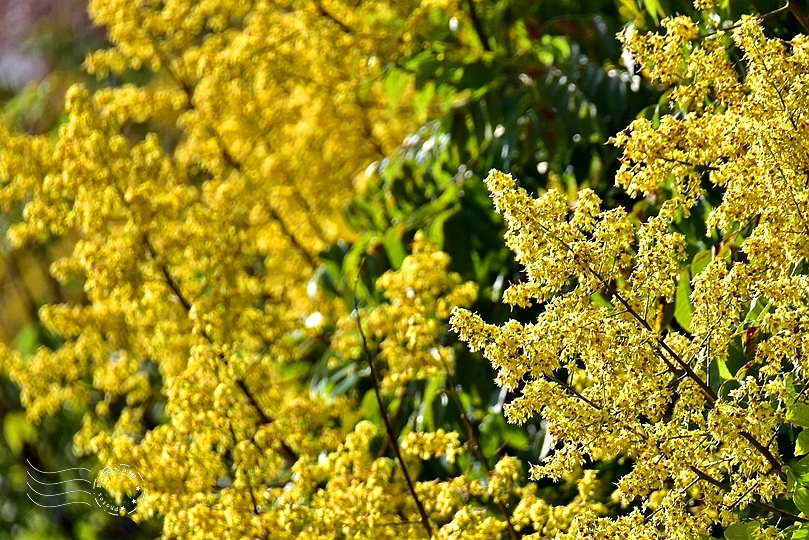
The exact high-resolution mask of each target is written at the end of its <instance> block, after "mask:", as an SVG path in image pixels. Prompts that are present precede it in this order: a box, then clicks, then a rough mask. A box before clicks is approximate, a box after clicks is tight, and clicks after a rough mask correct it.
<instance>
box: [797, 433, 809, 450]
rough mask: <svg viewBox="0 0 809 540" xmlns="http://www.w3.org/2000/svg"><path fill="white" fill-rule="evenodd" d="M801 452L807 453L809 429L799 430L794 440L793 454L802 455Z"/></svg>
mask: <svg viewBox="0 0 809 540" xmlns="http://www.w3.org/2000/svg"><path fill="white" fill-rule="evenodd" d="M803 454H809V431H807V430H805V429H804V430H803V431H801V433H800V435H798V440H797V441H796V442H795V455H796V456H802V455H803Z"/></svg>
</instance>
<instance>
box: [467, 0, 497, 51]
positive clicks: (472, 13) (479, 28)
mask: <svg viewBox="0 0 809 540" xmlns="http://www.w3.org/2000/svg"><path fill="white" fill-rule="evenodd" d="M466 5H467V6H469V20H470V21H472V27H473V28H474V29H475V33H476V34H477V35H478V39H479V40H480V43H481V45H483V50H484V51H487V52H489V51H491V50H492V46H491V45H490V44H489V38H488V37H487V36H486V32H485V31H484V30H483V24H481V22H480V18H479V17H478V12H477V9H476V8H475V0H466ZM461 10H463V4H462V5H461Z"/></svg>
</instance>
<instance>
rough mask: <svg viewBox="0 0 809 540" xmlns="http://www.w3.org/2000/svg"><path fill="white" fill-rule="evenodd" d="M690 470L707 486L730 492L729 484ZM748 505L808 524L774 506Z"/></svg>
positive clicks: (758, 503) (693, 467) (755, 502)
mask: <svg viewBox="0 0 809 540" xmlns="http://www.w3.org/2000/svg"><path fill="white" fill-rule="evenodd" d="M690 469H691V472H693V473H694V474H696V475H697V476H698V477H699V479H700V480H704V481H706V482H708V483H709V484H711V485H713V486H716V487H718V488H719V489H721V490H722V491H730V490H731V489H732V488H731V486H730V484H726V483H724V482H721V481H719V480H717V479H716V478H714V477H713V476H711V475H709V474H707V473H706V472H704V471H702V470H700V469H698V468H697V467H695V466H693V465H692V466H691V467H690ZM750 504H752V505H753V506H757V507H758V508H761V509H762V510H766V511H767V512H772V513H773V514H775V515H777V516H779V517H782V518H784V519H788V520H790V521H797V522H800V523H806V522H809V519H807V518H805V517H801V516H796V515H795V514H792V513H790V512H787V511H786V510H781V509H780V508H776V507H775V506H772V505H770V504H767V503H763V502H759V501H751V503H750Z"/></svg>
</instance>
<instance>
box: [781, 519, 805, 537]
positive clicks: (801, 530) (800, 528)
mask: <svg viewBox="0 0 809 540" xmlns="http://www.w3.org/2000/svg"><path fill="white" fill-rule="evenodd" d="M784 538H786V539H788V540H807V539H809V524H806V523H801V524H800V525H797V524H796V525H792V526H791V527H787V528H786V529H784Z"/></svg>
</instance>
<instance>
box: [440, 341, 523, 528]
mask: <svg viewBox="0 0 809 540" xmlns="http://www.w3.org/2000/svg"><path fill="white" fill-rule="evenodd" d="M439 357H440V358H441V363H442V364H444V372H445V373H446V374H447V383H448V384H447V389H448V390H449V395H450V396H452V401H453V402H455V406H456V407H458V411H459V413H460V415H461V422H463V425H464V427H465V428H466V433H467V436H468V437H469V442H471V443H472V451H473V452H474V453H475V455H476V456H477V458H478V461H480V464H481V465H483V468H484V469H485V470H486V476H490V475H491V473H492V470H491V468H490V467H489V463H488V462H487V461H486V456H484V455H483V451H482V450H481V449H480V443H479V442H478V438H477V436H476V435H475V428H474V426H472V422H470V421H469V417H468V416H467V415H466V410H465V409H464V406H463V403H462V402H461V398H460V396H459V395H458V392H457V391H456V390H455V379H454V378H453V377H452V374H451V373H450V372H449V366H448V365H447V362H446V361H445V360H444V357H443V356H441V355H440V354H439ZM505 444H506V443H505V442H504V443H503V445H505ZM501 448H502V447H501ZM497 453H499V450H498V452H497ZM495 501H496V502H497V507H498V508H499V509H500V513H501V514H503V517H504V518H505V519H506V525H507V527H508V532H509V534H510V535H511V538H513V539H514V540H517V538H518V537H517V531H516V529H515V528H514V524H513V523H512V522H511V514H510V513H509V511H508V508H507V507H506V505H505V504H504V503H503V501H501V500H500V499H498V498H497V497H495Z"/></svg>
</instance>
